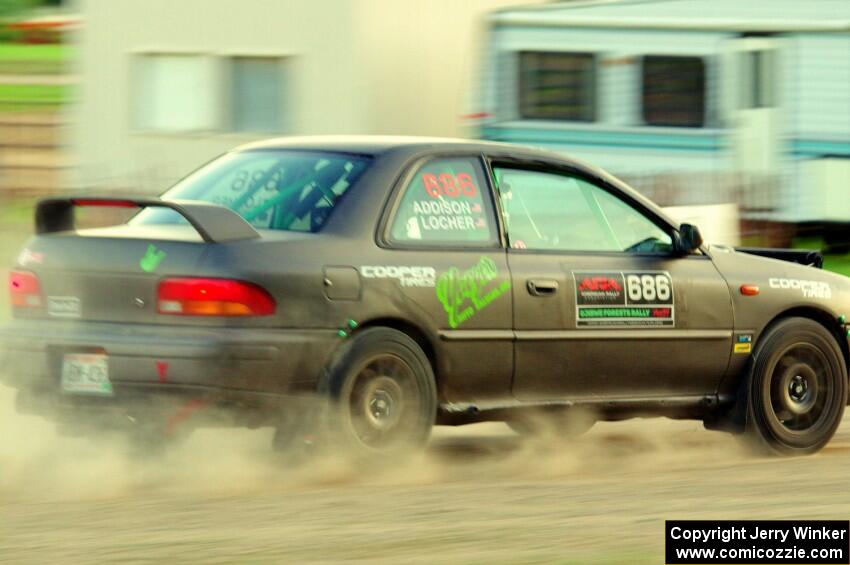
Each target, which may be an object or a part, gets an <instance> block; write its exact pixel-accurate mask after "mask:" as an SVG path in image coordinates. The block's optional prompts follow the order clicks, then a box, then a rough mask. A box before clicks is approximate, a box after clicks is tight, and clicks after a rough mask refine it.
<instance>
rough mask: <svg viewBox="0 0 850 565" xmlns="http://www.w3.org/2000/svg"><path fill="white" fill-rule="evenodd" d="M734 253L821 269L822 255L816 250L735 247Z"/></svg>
mask: <svg viewBox="0 0 850 565" xmlns="http://www.w3.org/2000/svg"><path fill="white" fill-rule="evenodd" d="M735 251H739V252H741V253H749V254H750V255H759V256H761V257H770V258H771V259H779V260H781V261H788V262H789V263H799V264H800V265H805V266H807V267H815V268H818V269H822V268H823V253H821V252H820V251H818V250H817V249H770V248H766V247H736V248H735Z"/></svg>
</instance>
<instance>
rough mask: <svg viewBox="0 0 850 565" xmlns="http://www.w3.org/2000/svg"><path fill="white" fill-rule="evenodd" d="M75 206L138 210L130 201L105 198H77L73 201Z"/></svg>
mask: <svg viewBox="0 0 850 565" xmlns="http://www.w3.org/2000/svg"><path fill="white" fill-rule="evenodd" d="M71 204H73V205H74V206H88V207H95V208H138V206H137V205H136V204H134V203H133V202H130V201H129V200H109V199H105V198H75V199H73V200H71Z"/></svg>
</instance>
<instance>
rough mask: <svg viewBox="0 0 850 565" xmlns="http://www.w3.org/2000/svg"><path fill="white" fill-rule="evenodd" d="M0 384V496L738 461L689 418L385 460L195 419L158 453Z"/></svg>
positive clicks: (64, 497)
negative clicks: (274, 444) (41, 409)
mask: <svg viewBox="0 0 850 565" xmlns="http://www.w3.org/2000/svg"><path fill="white" fill-rule="evenodd" d="M14 394H15V393H14V391H13V390H12V389H9V388H6V387H0V429H2V430H4V432H3V435H2V439H0V499H2V498H4V497H5V498H12V499H18V500H43V501H72V500H87V499H108V498H112V497H124V496H139V495H143V494H145V493H156V494H169V493H171V494H176V493H179V494H181V495H186V494H197V495H238V494H242V493H260V492H267V491H270V490H271V491H287V490H303V489H311V488H327V487H334V488H348V487H351V488H353V487H356V486H363V485H389V486H412V485H429V484H444V483H456V482H464V481H468V480H470V479H473V478H474V480H492V481H502V480H561V479H568V478H570V477H582V476H588V475H590V476H594V477H597V478H600V477H605V476H606V475H611V474H616V475H619V476H622V475H623V474H624V473H640V472H646V471H652V470H657V469H667V470H670V469H673V468H689V467H695V466H698V467H701V468H705V467H706V466H712V465H718V464H721V463H720V462H721V461H722V464H724V465H728V464H730V462H734V461H735V460H739V459H741V460H744V459H746V458H747V455H746V454H745V453H744V452H742V451H741V450H740V449H739V448H738V447H737V444H736V442H735V441H733V440H732V439H731V438H729V437H728V436H725V435H723V434H717V433H711V432H707V431H705V430H703V429H702V426H701V425H699V424H698V423H694V422H677V423H673V422H662V421H660V420H650V421H631V422H624V423H618V424H605V423H602V424H597V425H596V428H594V429H593V430H592V431H591V432H590V433H588V434H587V435H586V436H583V437H581V438H576V439H572V440H568V439H565V438H559V437H558V436H557V434H556V431H554V430H549V431H548V433H544V434H541V435H540V437H535V438H523V437H520V436H519V435H516V434H514V433H513V432H512V431H510V430H509V429H508V428H507V427H506V426H505V425H504V424H500V423H487V424H476V425H472V426H464V427H459V428H452V429H450V428H437V431H436V432H435V434H434V436H433V437H432V440H431V442H430V445H429V446H428V448H427V449H426V450H424V452H421V453H410V454H408V456H406V457H404V458H403V459H399V460H393V461H387V460H386V458H385V457H384V456H376V457H375V458H374V460H371V459H370V460H366V461H363V460H361V459H358V460H357V462H356V463H354V462H353V461H352V460H351V459H349V458H347V457H344V456H341V455H340V456H335V455H332V454H330V455H329V454H322V455H317V456H316V457H315V458H312V459H309V460H308V461H306V462H299V463H297V464H296V463H295V462H293V461H289V460H287V458H286V457H285V456H283V455H281V454H277V453H275V452H273V450H272V448H271V437H272V430H271V429H260V430H247V429H238V428H235V429H234V428H201V429H198V430H195V431H194V432H193V433H192V434H191V435H190V436H189V437H188V439H186V440H185V441H183V442H181V443H179V444H177V445H175V446H170V447H169V448H168V449H166V450H165V451H164V452H163V453H159V454H156V455H141V454H137V453H134V452H133V450H132V449H130V448H129V446H128V445H126V444H125V443H124V442H122V441H121V439H120V436H117V435H116V436H110V435H96V436H92V437H68V436H64V435H61V434H58V433H57V431H56V426H55V425H54V424H52V423H50V422H48V421H46V420H44V419H42V418H40V417H35V416H25V415H18V414H16V413H15V410H14Z"/></svg>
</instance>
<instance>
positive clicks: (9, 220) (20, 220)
mask: <svg viewBox="0 0 850 565" xmlns="http://www.w3.org/2000/svg"><path fill="white" fill-rule="evenodd" d="M35 203H36V199H35V198H4V199H0V231H6V230H12V231H21V230H29V229H30V228H31V227H32V223H33V216H34V214H35Z"/></svg>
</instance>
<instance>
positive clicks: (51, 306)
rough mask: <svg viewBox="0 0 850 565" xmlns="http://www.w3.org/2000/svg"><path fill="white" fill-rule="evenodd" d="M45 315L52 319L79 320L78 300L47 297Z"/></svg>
mask: <svg viewBox="0 0 850 565" xmlns="http://www.w3.org/2000/svg"><path fill="white" fill-rule="evenodd" d="M47 314H48V315H49V316H53V317H54V318H79V317H80V316H81V315H82V306H81V305H80V299H79V298H77V297H76V296H48V297H47Z"/></svg>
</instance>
